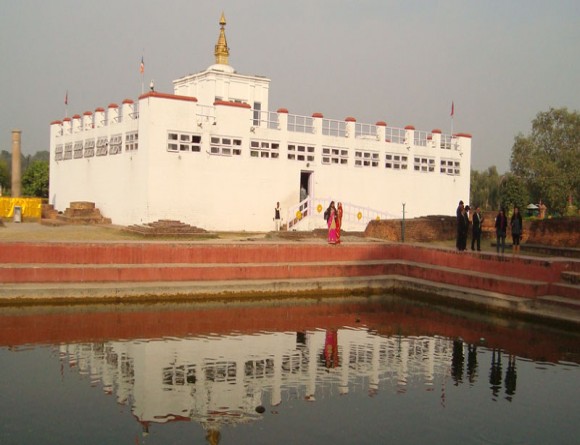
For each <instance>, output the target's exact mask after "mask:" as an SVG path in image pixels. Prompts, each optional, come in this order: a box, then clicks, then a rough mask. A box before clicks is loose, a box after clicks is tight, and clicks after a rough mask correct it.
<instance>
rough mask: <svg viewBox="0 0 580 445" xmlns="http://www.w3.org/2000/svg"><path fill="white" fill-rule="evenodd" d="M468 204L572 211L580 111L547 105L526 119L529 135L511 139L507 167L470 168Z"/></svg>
mask: <svg viewBox="0 0 580 445" xmlns="http://www.w3.org/2000/svg"><path fill="white" fill-rule="evenodd" d="M470 195H471V196H470V203H472V204H473V205H479V206H480V207H481V208H482V209H484V210H497V209H499V208H501V207H503V208H506V209H511V208H513V207H514V206H517V207H519V208H520V209H525V208H526V206H527V205H528V204H529V203H533V204H538V203H539V202H540V201H541V202H543V203H544V204H545V205H546V206H547V207H548V209H549V210H550V211H551V213H553V214H556V215H578V204H577V203H578V200H579V199H580V114H579V113H578V112H577V111H568V109H567V108H550V110H548V111H545V112H540V113H538V114H537V115H536V118H535V119H534V120H533V121H532V130H531V132H530V134H528V135H524V134H518V135H517V136H516V137H515V140H514V145H513V147H512V153H511V158H510V171H509V172H508V173H506V174H504V175H500V174H499V173H498V171H497V169H496V167H495V166H492V167H489V168H488V169H487V170H485V171H483V172H478V171H475V170H471V193H470Z"/></svg>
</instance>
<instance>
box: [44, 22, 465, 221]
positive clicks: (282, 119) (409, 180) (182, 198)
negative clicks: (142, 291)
mask: <svg viewBox="0 0 580 445" xmlns="http://www.w3.org/2000/svg"><path fill="white" fill-rule="evenodd" d="M225 25H226V21H225V18H224V16H223V14H222V17H221V19H220V34H219V38H218V42H217V44H216V46H215V64H214V65H212V66H210V67H209V68H207V69H206V70H205V71H201V72H198V73H196V74H192V75H188V76H185V77H182V78H179V79H177V80H174V81H173V86H174V92H173V93H172V94H167V93H162V92H157V91H153V89H151V91H149V92H147V93H145V94H142V95H141V96H140V97H139V99H138V101H137V102H135V101H133V100H131V99H125V100H123V101H122V103H121V105H120V106H119V105H118V104H115V103H112V104H109V105H108V107H107V108H102V107H98V108H96V109H95V110H94V112H91V111H87V112H84V113H83V114H82V115H80V114H75V115H74V116H72V118H68V117H67V118H65V119H63V120H62V121H54V122H52V124H51V126H50V154H51V160H50V191H49V201H50V203H51V204H53V205H54V207H55V209H56V210H58V211H64V210H65V209H66V208H67V207H69V205H70V203H71V202H73V201H90V202H94V203H95V205H96V207H97V208H98V209H99V210H100V211H101V213H102V214H103V216H105V217H108V218H110V219H111V220H112V222H113V223H114V224H119V225H131V224H144V223H150V222H155V221H158V220H167V219H169V220H178V221H181V222H183V223H187V224H190V225H192V226H196V227H200V228H203V229H206V230H247V231H268V230H272V229H273V228H274V223H273V217H274V207H275V206H276V203H277V202H280V204H281V207H282V224H283V226H284V225H285V226H286V228H287V229H289V230H312V229H314V228H317V227H323V226H324V224H325V221H324V220H323V217H322V214H323V211H324V209H325V208H326V207H327V206H328V203H329V201H330V200H334V201H337V202H338V201H340V202H342V203H343V207H344V212H345V214H344V220H343V228H344V229H346V230H364V227H365V226H366V224H367V223H368V222H369V220H372V219H376V218H380V219H384V218H401V217H402V216H403V213H402V209H403V207H402V204H403V203H405V215H406V217H408V218H412V217H418V216H424V215H453V214H454V213H455V209H456V206H457V202H458V201H459V200H460V199H464V200H465V199H466V198H467V197H469V183H470V169H471V168H470V167H471V135H469V134H465V133H458V134H454V135H446V134H443V133H442V132H441V130H438V129H433V130H431V131H420V130H416V129H415V128H414V127H413V126H411V125H409V126H407V127H405V128H392V127H389V126H387V124H386V123H385V122H383V121H378V122H375V123H372V124H371V123H359V122H357V121H356V119H355V118H354V117H346V118H343V119H339V120H335V119H328V118H326V117H324V116H323V115H322V114H321V113H313V114H311V115H310V116H300V115H294V114H290V113H289V112H288V110H287V109H285V108H278V109H277V110H276V111H271V110H270V104H269V97H268V95H269V86H270V79H268V78H266V77H262V76H253V75H244V74H240V73H238V72H236V71H235V69H234V68H233V67H232V66H230V65H229V48H228V46H227V41H226V35H225Z"/></svg>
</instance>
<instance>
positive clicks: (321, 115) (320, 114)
mask: <svg viewBox="0 0 580 445" xmlns="http://www.w3.org/2000/svg"><path fill="white" fill-rule="evenodd" d="M312 117H318V118H323V117H324V115H323V114H322V113H312Z"/></svg>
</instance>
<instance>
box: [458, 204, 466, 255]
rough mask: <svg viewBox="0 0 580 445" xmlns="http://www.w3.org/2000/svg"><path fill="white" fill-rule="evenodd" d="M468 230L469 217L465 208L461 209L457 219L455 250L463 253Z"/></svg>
mask: <svg viewBox="0 0 580 445" xmlns="http://www.w3.org/2000/svg"><path fill="white" fill-rule="evenodd" d="M468 228H469V217H468V216H467V208H466V207H462V208H461V211H460V213H459V217H458V219H457V250H459V251H460V252H463V251H464V250H465V248H466V247H467V230H468Z"/></svg>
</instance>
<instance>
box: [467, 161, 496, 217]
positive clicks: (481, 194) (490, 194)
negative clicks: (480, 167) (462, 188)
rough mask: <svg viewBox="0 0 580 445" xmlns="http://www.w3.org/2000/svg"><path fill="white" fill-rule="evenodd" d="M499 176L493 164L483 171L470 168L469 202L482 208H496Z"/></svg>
mask: <svg viewBox="0 0 580 445" xmlns="http://www.w3.org/2000/svg"><path fill="white" fill-rule="evenodd" d="M500 182H501V178H500V176H499V174H498V172H497V168H496V167H495V165H493V166H491V167H489V168H488V169H487V170H485V171H483V172H479V171H477V170H471V188H470V189H471V196H470V197H469V204H470V205H472V206H474V208H475V206H480V207H481V209H482V210H497V208H498V207H499V185H500Z"/></svg>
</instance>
